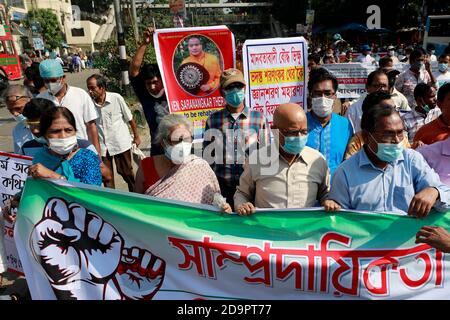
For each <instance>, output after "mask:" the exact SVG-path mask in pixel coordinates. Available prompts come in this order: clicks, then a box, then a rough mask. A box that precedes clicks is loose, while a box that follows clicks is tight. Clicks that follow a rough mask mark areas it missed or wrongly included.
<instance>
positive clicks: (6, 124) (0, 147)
mask: <svg viewBox="0 0 450 320" xmlns="http://www.w3.org/2000/svg"><path fill="white" fill-rule="evenodd" d="M97 72H98V70H95V69H93V70H84V71H83V72H81V73H66V81H67V83H69V84H70V85H72V86H75V87H80V88H83V89H85V88H86V79H87V78H88V77H89V76H91V75H93V74H94V73H97ZM11 83H12V84H21V83H22V81H14V82H11ZM15 125H16V122H15V121H14V119H13V118H12V117H11V114H10V113H9V112H8V110H7V109H6V108H0V151H4V152H11V151H12V150H13V146H12V145H13V143H12V136H11V132H12V129H13V128H14V126H15ZM140 131H141V140H142V145H141V147H142V148H143V151H144V153H146V154H148V153H149V149H148V146H150V141H149V136H148V133H147V132H148V129H146V128H144V129H142V130H140ZM134 169H135V171H136V170H137V168H134ZM114 176H115V180H116V189H121V190H128V188H127V185H126V183H125V181H123V179H122V177H121V176H119V175H117V173H115V174H114Z"/></svg>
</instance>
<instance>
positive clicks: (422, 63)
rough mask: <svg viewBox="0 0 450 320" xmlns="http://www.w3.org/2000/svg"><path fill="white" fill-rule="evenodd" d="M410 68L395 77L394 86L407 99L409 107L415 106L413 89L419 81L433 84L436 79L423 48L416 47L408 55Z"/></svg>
mask: <svg viewBox="0 0 450 320" xmlns="http://www.w3.org/2000/svg"><path fill="white" fill-rule="evenodd" d="M409 59H410V65H411V66H410V68H409V69H408V70H406V71H404V72H402V73H400V75H399V76H398V77H397V80H396V82H395V88H396V89H397V90H398V91H400V92H401V93H403V94H404V95H405V97H406V98H407V99H408V104H409V106H410V107H411V108H414V107H415V106H416V100H415V98H414V89H415V88H416V86H417V85H418V84H419V83H425V84H430V85H432V86H434V85H435V84H436V79H435V78H434V76H433V73H432V72H431V64H430V61H429V59H428V58H426V55H425V52H424V50H423V49H416V50H414V51H413V52H411V55H410V58H409Z"/></svg>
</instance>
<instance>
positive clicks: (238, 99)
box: [225, 88, 245, 108]
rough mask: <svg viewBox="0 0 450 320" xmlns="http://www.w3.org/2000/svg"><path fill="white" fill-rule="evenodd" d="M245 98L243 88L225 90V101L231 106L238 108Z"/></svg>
mask: <svg viewBox="0 0 450 320" xmlns="http://www.w3.org/2000/svg"><path fill="white" fill-rule="evenodd" d="M244 99H245V89H244V88H242V89H238V88H235V89H232V90H229V91H228V90H225V101H226V102H227V104H228V105H229V106H231V107H233V108H238V107H239V106H240V105H241V103H242V102H244Z"/></svg>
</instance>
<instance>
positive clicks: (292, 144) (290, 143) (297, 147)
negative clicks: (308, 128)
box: [282, 135, 308, 154]
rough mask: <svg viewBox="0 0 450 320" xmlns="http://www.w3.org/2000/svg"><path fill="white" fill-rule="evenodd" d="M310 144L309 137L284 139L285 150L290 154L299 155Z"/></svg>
mask: <svg viewBox="0 0 450 320" xmlns="http://www.w3.org/2000/svg"><path fill="white" fill-rule="evenodd" d="M306 142H308V135H306V136H298V137H284V145H283V146H282V148H283V150H284V151H286V152H287V153H289V154H299V153H301V152H302V151H303V149H304V148H305V146H306Z"/></svg>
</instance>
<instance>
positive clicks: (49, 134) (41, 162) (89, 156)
mask: <svg viewBox="0 0 450 320" xmlns="http://www.w3.org/2000/svg"><path fill="white" fill-rule="evenodd" d="M76 131H77V128H76V124H75V118H74V116H73V114H72V112H70V110H69V109H67V108H65V107H51V108H49V109H47V110H46V111H45V112H44V114H43V115H42V116H41V119H40V127H39V132H40V133H41V135H42V136H43V137H44V138H45V140H46V141H47V146H46V147H45V148H43V149H42V150H40V151H38V152H37V153H36V155H35V156H34V158H33V165H32V166H31V167H30V169H29V174H30V175H31V176H32V177H33V178H35V179H39V178H40V179H45V178H48V179H64V180H68V181H73V182H81V183H85V184H91V185H97V186H100V185H101V183H102V174H101V171H100V160H99V158H98V156H97V155H96V154H95V153H94V152H92V151H91V150H88V149H84V148H80V147H79V145H78V140H77V137H76Z"/></svg>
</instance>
